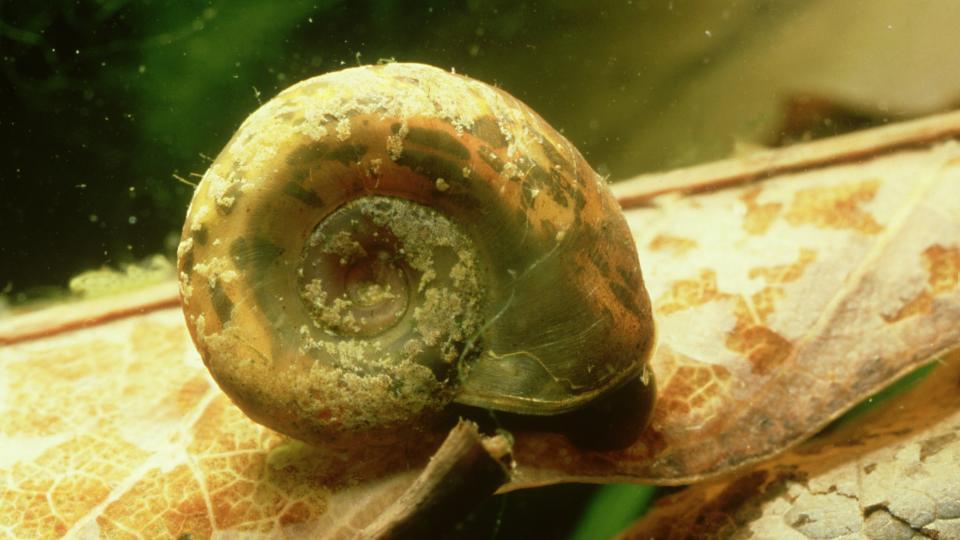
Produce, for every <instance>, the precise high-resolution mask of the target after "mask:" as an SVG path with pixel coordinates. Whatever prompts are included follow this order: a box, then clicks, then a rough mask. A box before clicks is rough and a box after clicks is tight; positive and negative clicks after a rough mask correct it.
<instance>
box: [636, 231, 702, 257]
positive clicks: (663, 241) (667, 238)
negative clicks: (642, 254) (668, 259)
mask: <svg viewBox="0 0 960 540" xmlns="http://www.w3.org/2000/svg"><path fill="white" fill-rule="evenodd" d="M697 245H698V244H697V241H696V240H694V239H692V238H684V237H682V236H672V235H669V234H658V235H657V236H655V237H654V238H653V240H651V241H650V244H649V245H648V246H647V247H649V248H650V250H651V251H669V252H671V253H673V254H674V255H682V254H684V253H686V252H688V251H690V250H691V249H693V248H695V247H697Z"/></svg>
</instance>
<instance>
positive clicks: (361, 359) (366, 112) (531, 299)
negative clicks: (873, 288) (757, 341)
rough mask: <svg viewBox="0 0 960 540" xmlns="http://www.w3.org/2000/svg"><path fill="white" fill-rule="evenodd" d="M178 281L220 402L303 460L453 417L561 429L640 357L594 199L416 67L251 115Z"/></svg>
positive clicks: (641, 343) (226, 159) (543, 146)
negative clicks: (557, 421) (327, 447)
mask: <svg viewBox="0 0 960 540" xmlns="http://www.w3.org/2000/svg"><path fill="white" fill-rule="evenodd" d="M178 269H179V273H180V274H179V275H180V288H181V297H182V302H183V308H184V312H185V316H186V320H187V323H188V326H189V328H190V332H191V335H192V336H193V339H194V342H195V343H196V345H197V348H198V350H199V351H200V354H201V356H202V357H203V360H204V362H205V363H206V365H207V367H208V368H209V370H210V372H211V373H212V375H213V377H214V378H215V379H216V381H217V382H218V384H219V385H220V386H221V387H222V388H223V390H224V391H225V392H226V393H227V394H228V395H229V396H230V398H231V399H232V400H233V401H234V402H235V403H236V404H237V405H239V406H240V408H242V409H243V410H244V411H245V412H246V413H247V414H248V415H249V416H250V417H252V418H253V419H254V420H257V421H259V422H260V423H262V424H265V425H267V426H269V427H271V428H273V429H275V430H277V431H280V432H282V433H285V434H288V435H290V436H292V437H295V438H298V439H301V440H305V441H308V442H317V443H324V444H331V445H341V446H349V445H352V444H361V443H371V444H385V443H389V442H390V441H393V440H395V439H396V437H397V433H400V432H403V431H405V430H407V431H409V430H414V431H416V430H417V429H422V426H429V425H433V424H435V423H436V422H437V421H438V420H437V419H438V418H440V417H442V414H441V413H442V411H443V410H444V409H445V408H446V407H447V406H448V404H450V403H451V402H457V403H460V404H464V405H469V406H478V407H484V408H490V409H496V410H502V411H508V412H513V413H521V414H531V415H551V414H557V413H563V412H565V411H570V410H572V409H576V408H578V407H580V406H582V405H584V404H586V403H588V402H590V401H592V400H595V399H596V398H597V397H598V396H601V395H606V394H608V393H609V392H610V391H611V390H614V389H616V388H618V387H620V386H621V385H623V384H624V383H625V382H626V381H629V380H633V379H636V378H637V377H638V376H639V375H640V374H641V372H642V370H643V369H644V364H645V361H646V359H647V357H648V356H649V353H650V349H651V347H652V343H653V322H652V318H651V311H650V305H649V300H648V298H647V293H646V290H645V289H644V285H643V281H642V278H641V274H640V267H639V263H638V261H637V254H636V248H635V246H634V243H633V240H632V237H631V235H630V233H629V231H628V229H627V225H626V222H625V220H624V218H623V217H622V215H621V213H620V210H619V206H618V205H617V202H616V201H615V200H614V199H613V197H612V195H611V194H610V191H609V190H608V188H607V187H606V185H605V183H604V182H603V180H602V179H600V178H599V177H598V176H597V174H596V173H595V172H594V171H593V170H592V169H591V168H590V167H589V166H588V165H587V163H586V162H585V160H584V159H583V157H582V156H581V155H580V153H579V152H578V151H577V150H576V149H575V148H574V147H573V145H571V143H570V142H568V141H567V140H566V139H565V138H564V137H563V136H561V135H560V134H559V133H557V132H556V131H555V130H554V129H552V128H551V127H550V126H548V125H547V124H546V122H545V121H544V120H542V119H541V118H540V117H539V116H538V115H537V114H536V113H534V112H533V111H531V110H530V109H529V108H527V107H526V106H525V105H523V104H522V103H521V102H519V101H518V100H517V99H515V98H513V97H511V96H510V95H508V94H506V93H505V92H503V91H500V90H498V89H495V88H492V87H490V86H488V85H486V84H483V83H480V82H477V81H474V80H471V79H469V78H466V77H462V76H458V75H454V74H450V73H447V72H444V71H442V70H439V69H436V68H433V67H429V66H425V65H418V64H398V63H397V64H387V65H382V66H364V67H357V68H351V69H346V70H343V71H339V72H335V73H330V74H327V75H323V76H320V77H315V78H312V79H308V80H305V81H303V82H300V83H298V84H295V85H294V86H292V87H290V88H288V89H286V90H284V91H283V92H281V93H280V94H279V95H278V96H277V97H275V98H274V99H272V100H271V101H269V102H268V103H266V104H265V105H263V106H262V107H260V108H259V109H258V110H257V111H256V112H254V113H253V114H252V115H251V116H250V117H249V118H247V120H246V121H245V122H244V123H243V125H242V126H241V127H240V129H239V130H238V131H237V132H236V134H235V135H234V136H233V138H232V139H231V141H230V142H229V143H228V144H227V146H226V148H225V149H224V150H223V151H222V152H221V153H220V155H219V156H218V157H217V159H216V160H215V161H214V162H213V164H212V165H211V166H210V168H209V170H208V171H207V172H206V174H205V175H204V177H203V180H202V181H201V182H200V185H199V186H198V188H197V190H196V192H195V194H194V197H193V200H192V202H191V204H190V209H189V211H188V214H187V218H186V223H185V225H184V229H183V238H182V241H181V243H180V246H179V249H178Z"/></svg>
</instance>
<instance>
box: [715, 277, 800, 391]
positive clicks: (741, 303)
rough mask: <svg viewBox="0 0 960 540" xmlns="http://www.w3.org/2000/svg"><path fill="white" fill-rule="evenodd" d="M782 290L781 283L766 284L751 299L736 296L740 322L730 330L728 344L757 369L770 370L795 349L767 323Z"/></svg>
mask: <svg viewBox="0 0 960 540" xmlns="http://www.w3.org/2000/svg"><path fill="white" fill-rule="evenodd" d="M783 294H784V293H783V289H781V288H780V287H767V288H764V289H762V290H760V291H757V292H756V293H754V294H752V295H751V296H750V298H749V302H748V301H747V299H746V298H744V297H740V298H738V299H737V305H736V307H735V308H734V315H735V316H736V318H737V322H736V324H735V325H734V327H733V330H731V331H730V333H729V334H727V340H726V343H725V345H726V346H727V348H728V349H730V350H732V351H736V352H738V353H740V354H742V355H743V356H744V358H745V359H746V360H747V361H748V362H750V365H751V367H752V369H753V371H754V373H759V374H766V373H770V371H771V370H773V369H774V368H776V367H777V366H779V365H780V364H782V363H783V361H784V360H786V359H787V358H788V357H789V356H790V353H791V352H793V345H792V344H791V343H790V342H789V341H788V340H787V339H786V338H784V337H783V336H781V335H780V334H778V333H777V332H775V331H773V330H772V329H770V328H769V327H767V326H766V324H765V323H766V321H767V318H768V317H769V316H770V315H771V314H772V313H773V311H774V307H775V302H776V300H778V299H779V298H781V297H782V296H783Z"/></svg>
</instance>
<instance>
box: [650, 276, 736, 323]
mask: <svg viewBox="0 0 960 540" xmlns="http://www.w3.org/2000/svg"><path fill="white" fill-rule="evenodd" d="M727 296H728V295H727V294H724V293H721V292H720V291H719V290H717V274H716V272H714V271H713V270H710V269H707V268H704V269H702V270H700V274H699V275H698V276H697V277H696V278H695V279H681V280H678V281H674V282H673V284H672V285H671V286H670V290H669V291H667V292H665V293H664V294H663V295H662V296H660V298H659V299H658V300H657V302H656V306H657V311H659V312H660V313H661V314H663V315H667V314H669V313H675V312H677V311H683V310H685V309H690V308H693V307H696V306H700V305H703V304H706V303H707V302H712V301H714V300H719V299H722V298H726V297H727Z"/></svg>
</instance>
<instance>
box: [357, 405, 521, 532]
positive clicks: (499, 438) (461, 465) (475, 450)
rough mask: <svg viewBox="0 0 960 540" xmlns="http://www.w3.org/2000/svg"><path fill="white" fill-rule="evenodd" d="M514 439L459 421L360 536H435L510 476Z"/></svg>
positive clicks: (490, 493)
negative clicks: (390, 503) (403, 489)
mask: <svg viewBox="0 0 960 540" xmlns="http://www.w3.org/2000/svg"><path fill="white" fill-rule="evenodd" d="M512 461H513V460H512V457H511V447H510V442H509V441H508V440H507V438H506V437H505V436H503V435H496V436H493V437H485V436H483V435H480V432H479V430H478V428H477V425H476V424H475V423H473V422H469V421H464V420H461V421H460V422H459V423H458V424H457V425H456V426H455V427H454V428H453V429H452V430H450V434H449V435H447V439H446V440H445V441H444V442H443V444H442V445H441V446H440V449H439V450H437V452H436V453H435V454H434V455H433V457H431V458H430V463H429V464H427V467H426V468H425V469H424V470H423V472H422V473H420V476H418V477H417V479H416V480H415V481H414V482H413V484H412V485H411V486H410V487H409V488H407V491H405V492H404V493H403V495H401V496H400V498H399V499H397V501H396V502H395V503H393V505H391V506H390V507H389V508H387V509H386V510H385V511H384V512H383V513H382V514H380V516H379V517H378V518H377V519H376V520H375V521H374V522H373V523H371V524H370V525H368V526H367V527H366V528H365V529H364V530H363V531H361V533H360V535H359V537H360V538H432V537H435V536H437V534H438V533H439V532H440V531H444V530H447V529H449V528H450V527H451V526H453V525H454V524H455V523H456V521H457V520H458V519H461V518H462V517H463V516H465V515H467V513H468V512H469V511H470V510H472V509H473V508H474V507H475V506H477V505H478V504H480V503H481V502H482V501H484V500H485V499H486V498H487V497H489V496H491V495H493V494H494V492H496V490H497V488H499V487H500V486H502V485H503V484H505V483H506V482H507V481H508V480H509V479H510V470H511V465H512Z"/></svg>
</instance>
